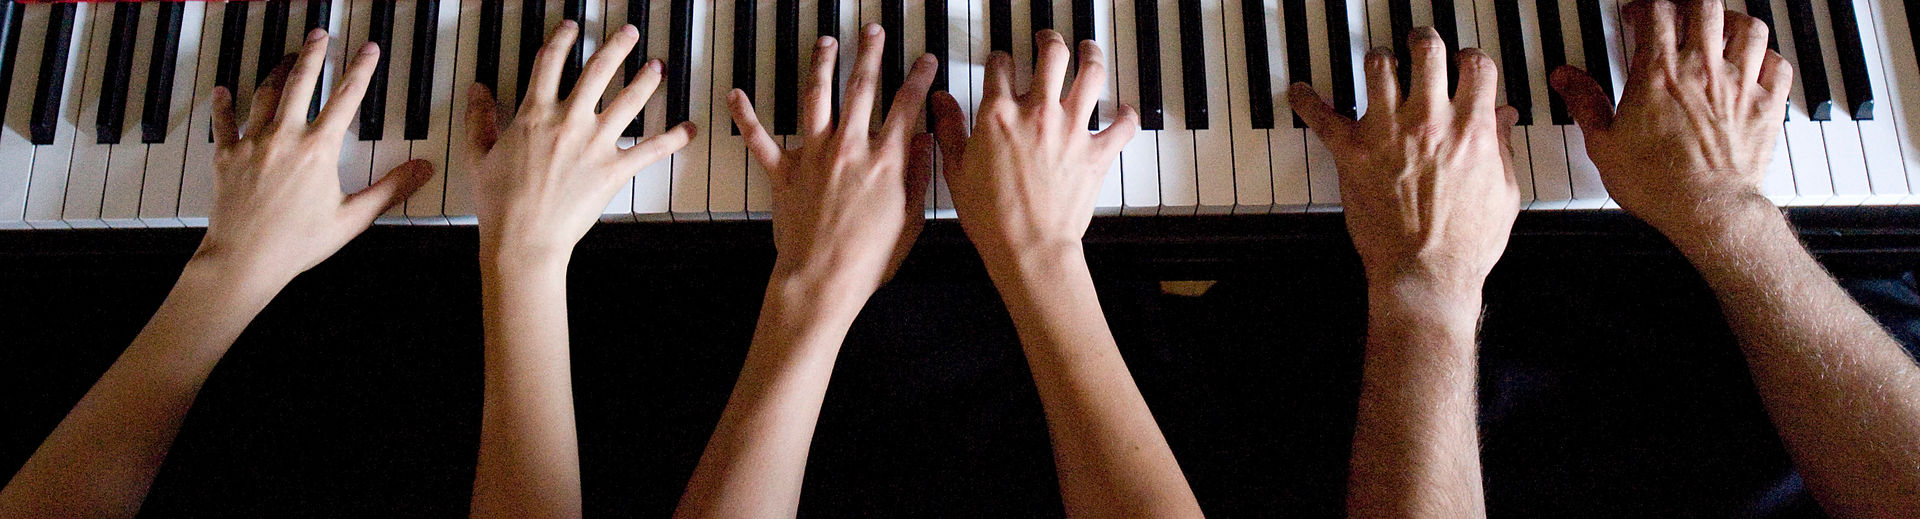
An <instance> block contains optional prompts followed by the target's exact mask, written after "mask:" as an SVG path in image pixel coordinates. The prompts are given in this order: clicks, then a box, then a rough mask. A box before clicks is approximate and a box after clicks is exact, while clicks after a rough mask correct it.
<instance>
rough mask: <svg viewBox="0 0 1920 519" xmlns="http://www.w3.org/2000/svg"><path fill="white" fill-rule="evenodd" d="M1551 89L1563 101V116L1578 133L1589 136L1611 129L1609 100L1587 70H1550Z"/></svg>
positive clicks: (1567, 68) (1564, 67)
mask: <svg viewBox="0 0 1920 519" xmlns="http://www.w3.org/2000/svg"><path fill="white" fill-rule="evenodd" d="M1552 83H1553V89H1554V91H1557V92H1560V97H1563V98H1566V100H1567V115H1570V116H1573V121H1574V122H1576V123H1579V124H1580V130H1581V131H1584V132H1587V133H1588V134H1593V133H1597V132H1601V131H1606V129H1607V128H1610V127H1612V126H1613V101H1610V100H1608V99H1607V92H1606V91H1605V90H1601V89H1600V83H1597V82H1594V80H1593V76H1590V75H1588V74H1587V71H1584V70H1580V69H1579V68H1575V67H1571V66H1563V67H1560V68H1559V69H1557V70H1554V71H1553V78H1552Z"/></svg>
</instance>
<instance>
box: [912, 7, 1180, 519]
mask: <svg viewBox="0 0 1920 519" xmlns="http://www.w3.org/2000/svg"><path fill="white" fill-rule="evenodd" d="M1035 46H1036V48H1037V52H1038V60H1037V62H1036V65H1035V67H1034V75H1033V84H1032V85H1031V86H1030V87H1028V89H1027V90H1026V92H1025V93H1024V94H1023V93H1021V92H1018V91H1016V90H1014V86H1013V85H1012V84H1011V83H1012V79H1011V78H1012V69H1013V67H1012V59H1011V58H1010V57H1009V56H1007V55H1006V54H1005V53H998V52H996V53H994V54H993V56H992V57H991V58H990V59H989V60H988V62H987V78H986V89H985V91H984V96H983V98H982V99H981V101H980V110H979V112H978V114H977V115H976V116H977V117H978V120H977V121H975V125H974V128H973V132H972V135H968V133H967V129H966V127H965V121H966V118H965V116H964V115H963V114H962V113H961V112H960V107H959V104H958V102H957V101H955V100H954V98H953V96H951V95H948V94H945V93H941V94H939V95H938V96H937V97H936V98H935V100H934V109H935V110H936V112H937V113H938V116H939V117H938V118H939V127H938V128H937V131H938V133H939V141H940V145H941V155H942V156H943V157H944V158H945V160H946V161H947V162H946V164H945V165H944V168H943V170H944V171H945V174H946V177H947V183H948V185H949V186H951V187H952V190H953V201H954V208H955V209H956V210H957V211H958V213H959V216H960V224H961V227H962V228H964V229H965V230H966V233H967V237H968V238H970V239H971V240H972V241H973V244H974V247H975V248H976V249H977V250H978V251H979V252H980V257H981V259H982V260H984V262H985V264H986V267H987V273H988V274H989V275H990V276H991V277H992V278H993V283H994V286H995V287H996V288H998V289H999V290H1000V297H1001V300H1002V301H1004V302H1005V303H1006V305H1007V311H1008V313H1009V314H1011V315H1012V317H1013V322H1014V326H1015V327H1016V328H1017V329H1018V331H1019V334H1020V342H1021V346H1022V347H1023V349H1024V350H1025V352H1026V357H1027V365H1028V367H1029V368H1030V369H1031V370H1032V371H1033V380H1034V384H1035V385H1036V386H1037V387H1038V389H1039V393H1040V401H1041V404H1042V405H1043V407H1044V410H1045V412H1046V417H1047V433H1048V435H1049V437H1050V438H1051V440H1052V442H1053V452H1054V465H1055V468H1056V469H1057V470H1058V472H1059V481H1060V494H1061V499H1062V501H1063V502H1064V504H1065V506H1066V511H1067V514H1068V515H1070V516H1076V517H1079V516H1087V517H1121V516H1126V517H1134V516H1140V517H1198V516H1200V515H1201V513H1200V507H1199V505H1198V504H1196V503H1195V501H1194V497H1193V491H1192V490H1191V489H1189V488H1188V486H1187V481H1186V477H1185V476H1184V475H1182V474H1181V472H1180V465H1179V463H1178V462H1177V461H1176V460H1175V459H1174V457H1173V451H1172V450H1171V449H1169V448H1168V447H1167V441H1166V439H1165V438H1164V437H1163V436H1162V435H1161V433H1160V427H1159V425H1158V424H1156V423H1155V422H1154V419H1153V413H1152V412H1151V411H1150V410H1149V409H1148V408H1147V403H1146V401H1145V400H1144V399H1143V398H1142V397H1141V396H1140V390H1139V388H1137V387H1135V385H1134V383H1133V377H1132V376H1131V375H1130V374H1128V372H1127V366H1126V363H1125V362H1124V361H1123V360H1122V359H1121V357H1120V350H1119V348H1118V347H1116V346H1115V344H1114V340H1113V334H1112V333H1111V332H1110V331H1109V330H1108V328H1107V323H1106V319H1105V317H1104V316H1103V315H1102V314H1101V310H1100V304H1099V298H1098V297H1097V295H1096V294H1095V293H1094V287H1093V278H1092V276H1091V275H1090V274H1089V273H1088V271H1087V263H1086V257H1085V254H1084V253H1083V252H1082V250H1081V244H1080V239H1081V237H1082V236H1083V235H1085V234H1086V231H1087V224H1088V223H1089V222H1090V221H1091V220H1092V218H1093V206H1094V199H1095V197H1096V195H1097V194H1098V192H1099V189H1100V183H1101V180H1102V178H1103V176H1104V175H1105V172H1106V170H1107V166H1108V165H1109V164H1111V163H1112V161H1113V159H1114V157H1115V156H1116V155H1118V154H1119V152H1120V149H1121V147H1123V146H1125V145H1126V142H1127V140H1129V139H1131V138H1132V137H1133V134H1134V132H1135V131H1136V130H1138V129H1139V116H1138V114H1137V113H1135V112H1134V110H1133V109H1132V108H1131V107H1126V108H1123V109H1122V110H1121V111H1120V113H1119V116H1118V117H1117V118H1116V119H1115V120H1114V123H1113V124H1112V126H1110V127H1108V128H1107V129H1106V130H1103V131H1101V132H1099V133H1097V134H1095V133H1090V132H1088V131H1087V129H1086V121H1087V120H1088V118H1089V117H1091V116H1092V113H1093V110H1094V108H1095V107H1096V106H1097V104H1098V102H1099V100H1100V94H1101V91H1102V88H1104V85H1105V81H1106V74H1107V71H1106V68H1107V64H1106V57H1105V56H1103V55H1102V54H1101V52H1100V48H1099V47H1098V46H1096V45H1094V44H1093V43H1092V42H1082V43H1081V45H1080V52H1079V54H1080V63H1079V75H1078V76H1076V80H1075V82H1074V83H1073V84H1072V85H1070V86H1069V85H1067V84H1066V82H1065V78H1066V73H1067V67H1068V65H1069V64H1070V63H1071V62H1072V59H1073V58H1072V53H1071V52H1069V51H1068V47H1067V42H1066V40H1065V39H1064V38H1062V37H1061V36H1060V35H1059V34H1057V33H1055V32H1053V31H1040V33H1039V35H1038V36H1037V37H1036V38H1035ZM1063 92H1064V96H1063Z"/></svg>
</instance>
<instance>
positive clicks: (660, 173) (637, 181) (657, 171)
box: [622, 1, 707, 220]
mask: <svg viewBox="0 0 1920 519" xmlns="http://www.w3.org/2000/svg"><path fill="white" fill-rule="evenodd" d="M670 4H671V2H660V1H653V2H648V3H647V7H648V9H650V10H651V11H652V12H650V13H648V14H647V25H649V26H651V27H648V28H647V54H648V55H649V57H650V58H661V59H664V58H665V57H666V55H667V46H668V43H669V41H670V35H671V34H672V30H671V29H670V26H671V21H672V20H673V13H672V11H671V10H670V8H669V5H670ZM666 102H667V92H666V83H665V80H664V79H663V80H662V82H661V85H660V87H659V88H658V89H656V90H655V91H654V94H653V97H652V98H649V99H647V106H646V109H645V110H644V111H642V112H640V118H641V119H642V120H643V121H644V124H643V125H642V128H643V130H644V131H643V132H642V133H643V134H642V136H641V137H640V138H641V139H644V138H647V137H652V136H655V135H659V134H661V133H664V132H666V129H667V109H666ZM700 131H701V132H702V133H705V132H706V131H707V129H706V128H700ZM622 140H623V141H625V142H624V144H625V145H627V146H632V145H633V143H635V142H637V141H638V139H631V138H629V139H622ZM678 155H679V154H677V153H676V154H674V155H672V156H667V157H662V158H661V159H660V160H658V161H655V162H654V163H653V164H649V165H647V167H645V168H642V169H641V170H640V173H639V174H638V175H635V176H634V177H633V214H634V218H635V219H638V220H668V219H670V218H671V217H670V216H669V215H670V214H671V213H670V212H669V211H670V209H671V201H672V200H673V193H672V191H673V165H674V163H675V162H678V161H679V157H678Z"/></svg>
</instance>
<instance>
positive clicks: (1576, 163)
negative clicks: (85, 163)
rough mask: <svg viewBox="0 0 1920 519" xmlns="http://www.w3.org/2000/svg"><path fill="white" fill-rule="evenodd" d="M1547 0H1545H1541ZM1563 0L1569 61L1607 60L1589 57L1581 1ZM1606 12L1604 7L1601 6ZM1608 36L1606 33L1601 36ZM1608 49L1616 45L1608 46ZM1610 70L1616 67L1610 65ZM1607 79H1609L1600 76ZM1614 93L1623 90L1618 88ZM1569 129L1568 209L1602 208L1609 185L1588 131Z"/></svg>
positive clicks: (1574, 63) (1583, 64) (1577, 64)
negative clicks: (1590, 146) (1591, 150)
mask: <svg viewBox="0 0 1920 519" xmlns="http://www.w3.org/2000/svg"><path fill="white" fill-rule="evenodd" d="M1541 1H1545V0H1541ZM1559 1H1560V29H1561V30H1562V31H1563V32H1562V34H1565V35H1566V39H1565V42H1566V47H1567V64H1569V65H1572V66H1575V67H1580V68H1582V69H1585V68H1587V66H1586V65H1587V62H1588V60H1594V61H1599V60H1605V59H1609V58H1608V57H1607V56H1591V57H1589V56H1587V55H1586V47H1585V39H1586V38H1587V35H1585V34H1582V33H1581V31H1580V15H1579V13H1580V11H1579V9H1580V7H1579V6H1578V5H1576V3H1577V1H1578V0H1559ZM1602 11H1603V12H1604V11H1605V9H1602ZM1601 37H1603V38H1605V37H1607V35H1604V34H1603V35H1601ZM1607 46H1608V47H1609V48H1611V47H1614V45H1612V44H1609V45H1607ZM1609 68H1610V69H1612V68H1616V67H1609ZM1598 79H1599V80H1600V81H1606V80H1608V78H1598ZM1614 92H1615V94H1614V95H1615V96H1616V98H1617V96H1618V95H1619V92H1620V90H1619V89H1617V88H1616V89H1615V90H1614ZM1566 132H1567V141H1566V142H1567V177H1568V180H1569V181H1571V184H1572V187H1573V199H1572V200H1571V201H1568V202H1567V209H1599V208H1600V206H1602V205H1605V204H1606V203H1607V187H1606V185H1604V184H1602V183H1601V182H1600V168H1598V167H1596V166H1595V165H1594V164H1593V158H1592V157H1589V156H1588V155H1587V140H1586V134H1585V133H1582V132H1581V130H1580V125H1578V124H1570V125H1567V127H1566Z"/></svg>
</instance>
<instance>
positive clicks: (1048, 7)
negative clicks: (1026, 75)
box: [1027, 0, 1054, 56]
mask: <svg viewBox="0 0 1920 519" xmlns="http://www.w3.org/2000/svg"><path fill="white" fill-rule="evenodd" d="M1031 1H1032V2H1033V3H1032V4H1031V5H1029V6H1028V7H1030V8H1032V9H1033V15H1032V16H1029V17H1028V18H1027V32H1029V33H1037V32H1040V30H1041V29H1052V28H1054V27H1053V0H1031ZM1029 36H1031V34H1029ZM1034 55H1035V56H1038V55H1039V53H1034Z"/></svg>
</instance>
